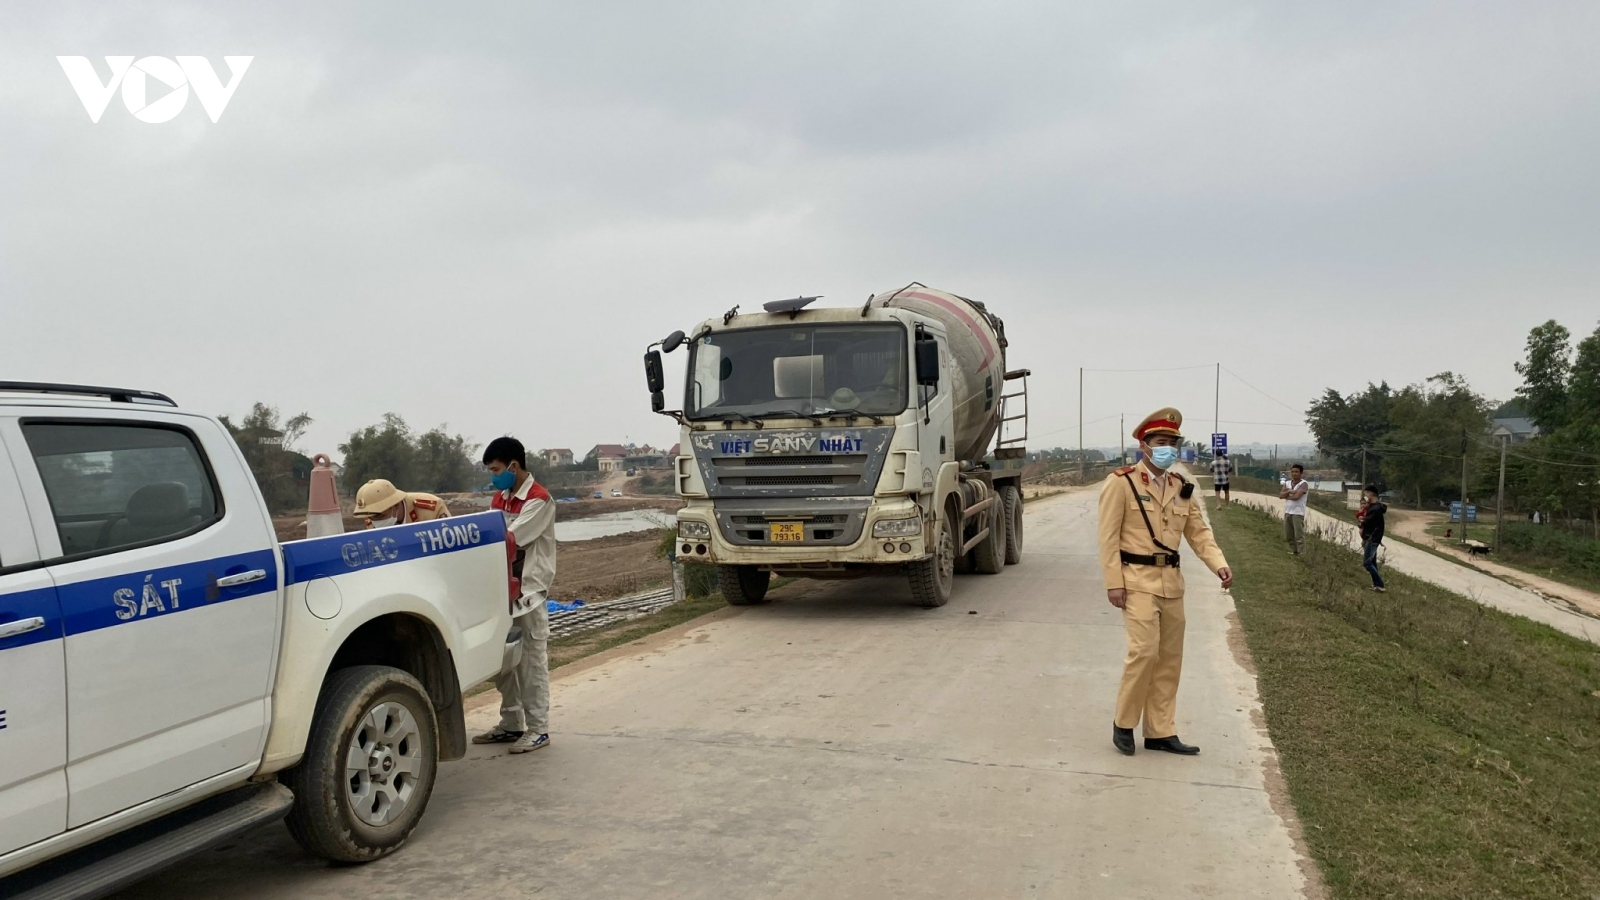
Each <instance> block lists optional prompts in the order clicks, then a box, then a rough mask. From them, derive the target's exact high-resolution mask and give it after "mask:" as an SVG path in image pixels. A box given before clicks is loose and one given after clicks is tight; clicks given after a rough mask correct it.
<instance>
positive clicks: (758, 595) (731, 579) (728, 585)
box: [717, 566, 772, 606]
mask: <svg viewBox="0 0 1600 900" xmlns="http://www.w3.org/2000/svg"><path fill="white" fill-rule="evenodd" d="M770 584H772V573H771V572H763V571H761V570H760V569H757V568H756V567H755V566H717V586H718V587H719V588H720V589H721V590H722V599H724V600H726V601H728V602H729V603H731V604H733V605H734V606H754V605H755V604H757V603H765V602H767V586H768V585H770Z"/></svg>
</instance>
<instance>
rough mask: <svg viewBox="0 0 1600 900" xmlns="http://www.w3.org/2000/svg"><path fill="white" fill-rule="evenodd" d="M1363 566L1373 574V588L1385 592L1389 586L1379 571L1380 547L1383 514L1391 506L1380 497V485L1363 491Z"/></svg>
mask: <svg viewBox="0 0 1600 900" xmlns="http://www.w3.org/2000/svg"><path fill="white" fill-rule="evenodd" d="M1361 496H1362V500H1363V501H1364V502H1363V504H1362V510H1363V513H1362V516H1361V567H1362V568H1364V569H1366V570H1367V574H1368V575H1371V576H1372V589H1373V590H1374V591H1377V592H1378V593H1380V594H1381V593H1383V592H1384V591H1386V590H1388V588H1387V587H1386V586H1385V585H1384V583H1383V575H1381V574H1379V572H1378V548H1379V547H1380V546H1382V545H1383V515H1384V513H1386V512H1388V511H1389V506H1388V504H1386V503H1383V502H1382V501H1380V500H1379V499H1378V486H1377V485H1374V484H1369V485H1367V489H1366V490H1365V491H1362V492H1361Z"/></svg>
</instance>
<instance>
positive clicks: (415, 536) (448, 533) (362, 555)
mask: <svg viewBox="0 0 1600 900" xmlns="http://www.w3.org/2000/svg"><path fill="white" fill-rule="evenodd" d="M505 539H506V520H505V515H504V514H503V513H500V512H498V511H490V512H482V513H473V514H472V515H469V516H452V517H450V518H448V519H434V520H433V521H431V522H412V523H409V524H404V525H391V526H389V527H388V528H374V529H371V530H368V531H356V532H351V533H350V534H335V535H329V536H328V537H321V538H309V539H307V540H303V541H291V542H290V543H287V544H284V545H283V569H284V584H299V583H301V582H305V581H310V580H312V579H313V578H322V577H326V576H330V575H342V574H344V573H346V572H355V571H358V570H360V569H370V568H375V567H377V566H388V565H393V564H395V563H398V562H405V561H406V560H409V559H422V558H424V557H428V556H438V555H440V554H442V553H455V552H458V551H461V550H471V549H473V548H474V547H484V546H490V545H504V543H505Z"/></svg>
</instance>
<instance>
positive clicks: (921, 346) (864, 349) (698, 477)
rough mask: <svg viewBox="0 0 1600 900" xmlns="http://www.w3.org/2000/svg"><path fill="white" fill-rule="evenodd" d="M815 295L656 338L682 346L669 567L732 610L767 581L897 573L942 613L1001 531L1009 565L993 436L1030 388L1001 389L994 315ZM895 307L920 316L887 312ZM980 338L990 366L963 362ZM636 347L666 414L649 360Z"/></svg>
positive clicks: (1012, 509) (945, 303)
mask: <svg viewBox="0 0 1600 900" xmlns="http://www.w3.org/2000/svg"><path fill="white" fill-rule="evenodd" d="M918 287H920V286H918ZM923 297H928V298H931V300H922V299H920V298H923ZM880 298H884V299H880ZM812 299H815V298H797V300H795V301H784V302H780V303H778V304H769V305H768V306H767V308H766V309H765V310H764V311H762V312H760V313H751V314H738V313H737V312H736V311H734V312H730V313H729V314H728V315H725V316H723V317H720V318H716V319H709V320H707V321H705V322H702V323H701V324H700V325H698V326H696V328H695V329H694V331H693V337H688V336H684V335H683V334H682V333H681V332H680V333H678V334H677V335H675V336H674V337H669V338H668V339H667V340H666V341H664V342H662V348H663V350H667V351H670V350H673V349H676V348H677V347H678V346H686V347H687V349H688V354H687V360H686V362H685V378H684V380H685V388H684V404H683V408H682V409H681V410H674V411H671V412H668V413H666V414H668V415H672V416H674V417H675V418H677V419H678V421H679V423H680V428H681V438H680V444H679V445H680V447H681V448H682V453H681V454H680V455H679V456H678V457H677V459H676V460H675V465H676V467H677V469H676V475H677V489H678V493H679V495H680V496H682V497H683V499H684V500H685V503H686V506H685V508H684V509H683V510H682V511H680V512H679V514H678V546H677V552H678V556H679V557H680V558H690V559H701V560H705V561H707V562H710V563H713V564H715V565H717V566H718V568H719V575H720V577H721V582H722V588H723V594H724V596H726V597H728V598H729V600H730V602H733V603H736V604H738V603H758V602H762V600H763V599H764V597H765V590H766V586H767V584H768V583H769V582H770V578H771V575H772V574H773V573H777V574H780V575H790V576H804V577H822V578H841V577H855V576H861V575H872V574H884V573H886V572H903V573H905V574H906V575H907V576H908V577H909V578H910V580H911V584H912V587H913V592H914V593H915V594H916V596H917V599H918V602H920V603H922V604H923V605H925V606H939V605H943V603H945V602H947V601H948V599H949V597H950V590H951V580H950V579H951V576H952V575H953V574H954V573H955V572H956V571H958V570H964V569H969V568H970V569H972V570H974V571H991V570H992V571H995V572H998V570H999V567H1000V566H1003V565H1005V562H1004V558H1005V557H1006V556H1007V555H1008V547H1007V542H1006V534H1007V526H1008V525H1011V526H1013V528H1012V530H1011V533H1012V534H1013V537H1012V538H1011V546H1010V547H1009V555H1010V556H1011V557H1012V559H1013V561H1017V560H1019V559H1020V556H1021V490H1020V488H1021V463H1022V459H1023V453H1024V451H1023V449H1022V444H1021V439H1020V438H1010V437H1008V436H1007V434H1006V433H1005V432H1004V431H1002V428H1001V426H1002V425H1003V424H1004V422H1005V421H1007V413H1006V412H1005V408H1006V406H1007V401H1008V400H1018V402H1019V404H1023V403H1024V401H1025V389H1024V390H1022V391H1018V392H1016V393H1014V394H1007V393H1005V388H1004V382H1005V381H1006V380H1007V377H1006V376H1007V373H1005V372H1004V347H1005V342H1004V336H1003V330H1002V329H1001V326H1000V324H999V320H998V319H994V318H993V317H988V318H984V319H982V320H981V322H980V321H978V320H979V317H981V316H985V315H986V313H985V311H984V308H983V307H982V306H981V305H977V304H973V303H972V302H971V301H967V300H964V298H959V297H955V296H954V295H948V294H943V293H942V292H932V291H931V289H924V290H919V291H912V292H910V293H906V292H904V291H902V292H896V295H895V296H892V297H886V295H879V296H875V297H874V298H873V300H871V301H869V302H868V304H867V305H866V306H864V307H860V308H854V307H852V308H812V307H811V306H810V305H809V301H810V300H812ZM891 300H892V301H894V302H890V301H891ZM908 300H909V301H912V302H915V303H919V304H921V305H920V306H909V307H908V306H902V305H895V303H898V302H905V301H908ZM933 301H936V302H937V304H940V305H933ZM957 329H959V330H957ZM979 340H982V341H987V342H988V345H987V351H986V352H987V355H986V356H982V357H976V356H975V357H974V359H972V360H968V359H966V358H964V356H963V354H962V351H963V350H964V349H967V345H969V344H975V343H976V342H977V341H979ZM649 352H650V353H655V354H656V356H655V358H654V359H652V358H651V357H650V356H649V355H648V354H647V359H646V373H647V379H648V380H649V382H650V387H651V389H652V393H653V405H655V408H656V409H657V411H663V412H665V411H664V410H663V409H662V407H663V406H664V403H661V402H657V401H658V400H659V398H660V397H661V394H660V387H659V386H658V385H661V384H664V375H663V374H662V363H661V360H660V351H656V350H654V349H652V350H651V351H649ZM980 360H981V361H980ZM1027 374H1028V373H1027V372H1026V371H1025V370H1021V371H1019V372H1016V373H1009V375H1010V379H1011V380H1015V379H1019V378H1025V376H1026V375H1027ZM984 379H987V383H984ZM1015 408H1016V407H1013V409H1015ZM1021 409H1022V413H1021V414H1020V415H1016V416H1014V419H1017V420H1025V405H1021ZM1022 432H1023V437H1024V438H1025V428H1023V429H1022ZM991 443H994V447H993V450H994V452H993V453H990V452H989V451H990V445H991ZM996 553H998V554H999V556H998V557H997V556H996V555H995V554H996Z"/></svg>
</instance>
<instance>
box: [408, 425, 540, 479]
mask: <svg viewBox="0 0 1600 900" xmlns="http://www.w3.org/2000/svg"><path fill="white" fill-rule="evenodd" d="M445 427H446V426H443V425H441V426H439V427H438V428H435V429H433V430H432V431H429V432H428V433H427V434H424V435H422V436H421V437H419V438H417V453H416V457H415V464H416V472H417V479H418V483H420V484H427V485H432V487H427V488H418V490H427V491H435V492H437V491H470V490H472V489H473V488H475V487H478V486H479V485H480V483H487V482H488V476H486V475H482V474H481V473H480V472H479V471H478V463H477V453H478V445H477V444H469V443H467V439H466V438H464V437H462V436H461V435H459V434H455V435H452V434H447V433H446V432H445V430H444V429H445ZM528 462H529V465H530V466H534V465H536V464H537V465H540V466H541V467H542V462H543V461H542V460H534V459H530V460H529V461H528Z"/></svg>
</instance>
